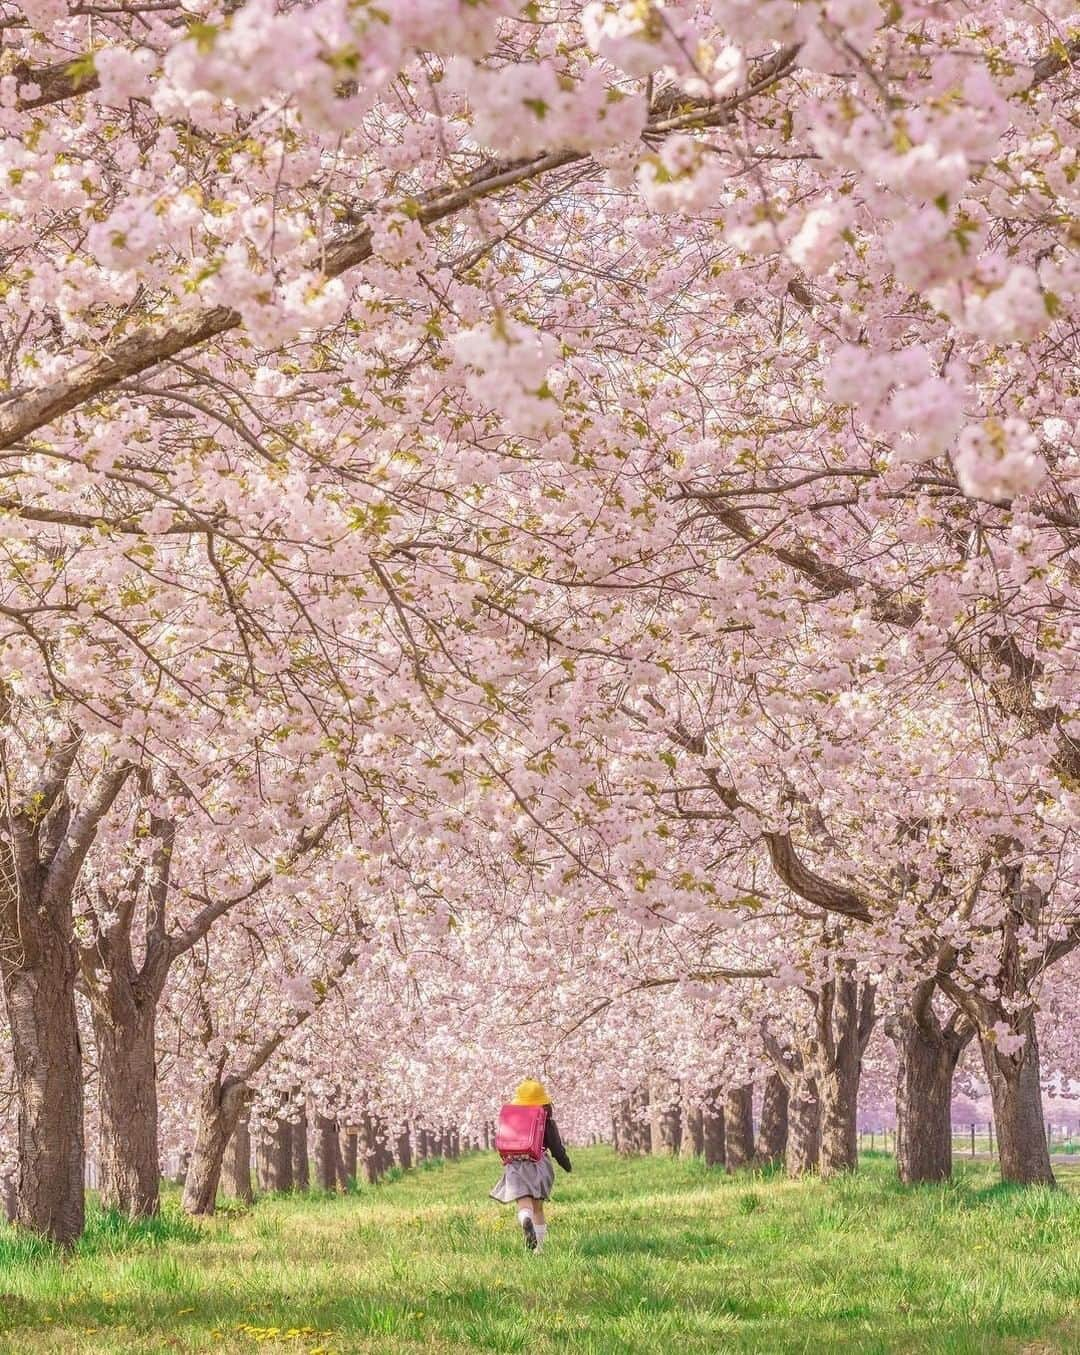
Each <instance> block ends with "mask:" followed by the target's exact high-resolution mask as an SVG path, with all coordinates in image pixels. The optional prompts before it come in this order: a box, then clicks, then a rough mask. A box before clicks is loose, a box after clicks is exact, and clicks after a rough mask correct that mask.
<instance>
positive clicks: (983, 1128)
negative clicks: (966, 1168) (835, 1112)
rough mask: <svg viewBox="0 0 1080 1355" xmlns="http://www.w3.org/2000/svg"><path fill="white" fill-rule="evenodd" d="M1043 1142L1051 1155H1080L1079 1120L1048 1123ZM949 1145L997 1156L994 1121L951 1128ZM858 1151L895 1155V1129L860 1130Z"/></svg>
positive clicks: (957, 1151)
mask: <svg viewBox="0 0 1080 1355" xmlns="http://www.w3.org/2000/svg"><path fill="white" fill-rule="evenodd" d="M1046 1142H1047V1146H1048V1147H1049V1149H1050V1151H1051V1152H1052V1153H1066V1154H1067V1153H1076V1154H1078V1155H1080V1121H1077V1123H1076V1124H1072V1125H1070V1124H1051V1123H1050V1121H1049V1120H1048V1121H1047V1122H1046ZM952 1145H953V1152H954V1153H964V1152H966V1153H968V1155H969V1156H971V1157H975V1156H976V1154H978V1153H996V1152H997V1141H996V1138H995V1135H994V1125H993V1121H991V1122H990V1123H988V1124H960V1125H957V1124H954V1125H953V1127H952ZM859 1148H860V1150H867V1149H869V1151H871V1152H874V1151H880V1152H883V1153H895V1152H896V1130H895V1129H893V1128H890V1127H889V1126H887V1125H886V1126H884V1127H883V1128H881V1129H861V1130H860V1131H859Z"/></svg>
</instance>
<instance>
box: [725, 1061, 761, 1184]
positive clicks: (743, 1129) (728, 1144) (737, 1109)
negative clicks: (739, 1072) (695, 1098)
mask: <svg viewBox="0 0 1080 1355" xmlns="http://www.w3.org/2000/svg"><path fill="white" fill-rule="evenodd" d="M753 1097H754V1088H753V1084H752V1083H747V1084H746V1086H744V1087H729V1088H728V1091H727V1095H726V1096H725V1097H724V1140H725V1150H726V1160H727V1168H728V1171H734V1170H735V1169H736V1168H737V1167H746V1166H749V1164H750V1163H751V1162H753V1160H754V1100H753Z"/></svg>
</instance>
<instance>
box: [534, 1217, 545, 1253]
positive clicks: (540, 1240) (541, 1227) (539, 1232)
mask: <svg viewBox="0 0 1080 1355" xmlns="http://www.w3.org/2000/svg"><path fill="white" fill-rule="evenodd" d="M545 1237H547V1224H546V1223H538V1224H537V1225H536V1250H537V1251H539V1250H540V1249H541V1247H543V1245H544V1238H545Z"/></svg>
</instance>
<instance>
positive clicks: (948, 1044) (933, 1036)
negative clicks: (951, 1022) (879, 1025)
mask: <svg viewBox="0 0 1080 1355" xmlns="http://www.w3.org/2000/svg"><path fill="white" fill-rule="evenodd" d="M889 1037H890V1038H891V1040H892V1042H893V1044H894V1045H895V1046H896V1170H897V1174H898V1176H899V1177H900V1180H901V1181H902V1182H903V1183H904V1184H905V1185H916V1184H918V1183H920V1182H923V1181H947V1180H948V1179H949V1178H950V1177H951V1176H952V1084H953V1074H954V1073H955V1071H956V1063H957V1060H958V1059H959V1057H960V1054H961V1052H962V1050H963V1048H964V1046H965V1045H966V1044H967V1041H968V1039H970V1034H968V1035H966V1036H965V1035H958V1034H957V1033H956V1030H955V1028H953V1027H951V1026H945V1027H943V1026H942V1024H941V1022H940V1021H939V1020H938V1017H937V1014H936V1013H935V1012H934V1010H933V1009H932V1008H931V1007H929V1006H928V1005H927V1006H924V1007H923V1008H922V1010H921V1011H919V1013H918V1016H916V1013H915V1012H914V1011H912V1010H905V1011H902V1012H901V1013H900V1014H899V1015H898V1016H897V1017H896V1018H895V1019H894V1020H893V1021H891V1022H890V1023H889Z"/></svg>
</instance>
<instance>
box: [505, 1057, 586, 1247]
mask: <svg viewBox="0 0 1080 1355" xmlns="http://www.w3.org/2000/svg"><path fill="white" fill-rule="evenodd" d="M520 1107H528V1108H529V1109H530V1110H532V1112H533V1113H532V1114H529V1113H528V1111H525V1112H524V1113H523V1112H522V1111H521V1110H520V1109H519V1108H520ZM495 1147H496V1148H497V1149H498V1150H499V1152H500V1153H501V1154H502V1159H503V1174H502V1177H501V1179H500V1180H499V1184H498V1185H497V1186H496V1187H495V1189H494V1190H493V1191H492V1192H491V1198H492V1199H493V1200H498V1201H499V1203H500V1204H516V1205H517V1207H518V1223H519V1224H520V1225H521V1232H522V1235H523V1237H524V1239H525V1246H526V1247H527V1248H528V1249H529V1251H541V1250H542V1249H543V1246H544V1239H545V1238H546V1237H547V1219H546V1218H545V1217H544V1202H545V1201H546V1200H549V1199H550V1198H551V1188H552V1186H553V1185H554V1184H555V1168H554V1167H553V1166H552V1165H551V1159H552V1158H554V1159H555V1161H556V1162H557V1163H558V1164H559V1166H560V1167H561V1168H562V1169H563V1171H564V1172H568V1171H571V1170H572V1168H571V1166H570V1159H569V1157H568V1156H567V1154H566V1149H565V1148H564V1147H563V1141H562V1137H561V1135H560V1134H559V1128H558V1125H556V1123H555V1116H554V1113H553V1110H552V1105H551V1097H550V1096H548V1094H547V1091H546V1090H545V1088H544V1086H543V1085H542V1084H541V1083H539V1082H534V1081H533V1080H532V1079H531V1078H527V1079H526V1080H525V1081H524V1082H522V1083H521V1084H520V1086H519V1087H518V1089H517V1090H516V1091H515V1092H514V1099H513V1100H512V1101H511V1102H509V1104H508V1105H505V1106H503V1108H502V1110H501V1111H500V1112H499V1126H498V1131H497V1133H496V1135H495Z"/></svg>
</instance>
